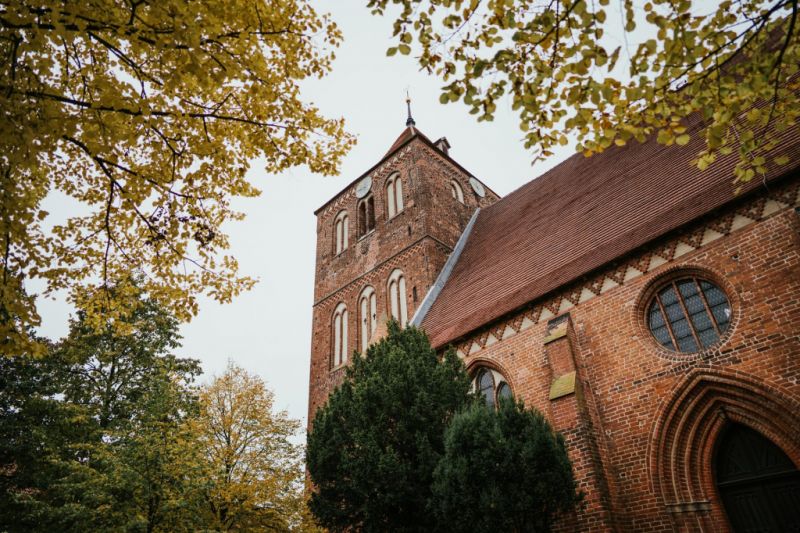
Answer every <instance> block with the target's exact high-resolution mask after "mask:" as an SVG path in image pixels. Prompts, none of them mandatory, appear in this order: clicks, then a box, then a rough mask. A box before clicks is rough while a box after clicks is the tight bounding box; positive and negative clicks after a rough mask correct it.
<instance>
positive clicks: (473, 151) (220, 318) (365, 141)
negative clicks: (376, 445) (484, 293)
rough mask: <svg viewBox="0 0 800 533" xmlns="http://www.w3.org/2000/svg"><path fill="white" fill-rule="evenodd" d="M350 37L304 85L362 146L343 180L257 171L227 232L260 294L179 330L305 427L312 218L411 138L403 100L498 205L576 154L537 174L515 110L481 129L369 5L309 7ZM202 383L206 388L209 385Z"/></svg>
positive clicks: (335, 1) (47, 314) (209, 370)
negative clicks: (400, 48) (258, 380)
mask: <svg viewBox="0 0 800 533" xmlns="http://www.w3.org/2000/svg"><path fill="white" fill-rule="evenodd" d="M312 3H313V4H314V5H315V6H316V7H317V9H318V11H320V12H329V13H331V14H332V15H333V17H334V19H335V20H336V22H337V23H338V24H339V26H340V27H341V29H342V31H343V32H344V39H345V40H344V43H343V45H342V46H341V47H340V48H339V49H338V50H337V51H336V55H337V59H336V61H335V63H334V66H333V72H332V74H331V75H329V76H327V77H326V78H324V79H323V80H320V81H313V82H310V83H307V84H306V85H305V97H306V99H307V100H308V101H311V102H314V103H315V104H316V105H317V106H318V107H320V109H321V110H322V112H323V113H324V114H325V115H327V116H331V117H339V116H344V117H345V119H346V121H347V128H348V131H350V132H352V133H354V134H356V135H357V136H358V145H357V146H356V147H355V148H354V149H353V150H352V151H351V152H350V154H349V155H348V156H347V157H346V158H345V160H344V164H343V166H342V172H341V174H340V175H339V176H337V177H323V176H318V175H314V174H312V173H311V172H310V171H308V169H305V168H298V169H294V170H293V171H290V172H286V173H283V174H281V175H267V174H266V173H265V172H264V171H263V165H262V164H259V162H258V161H254V162H253V165H252V168H251V169H250V173H249V176H250V178H251V179H252V181H253V182H254V183H255V184H256V185H257V186H258V187H259V188H261V189H262V191H263V193H262V195H261V196H260V197H259V198H255V199H249V200H239V201H237V202H235V203H234V205H235V207H237V208H238V209H239V210H241V211H244V212H245V213H246V214H247V218H246V219H245V220H244V221H242V222H239V223H235V224H233V225H231V226H230V227H228V228H227V229H228V231H229V233H230V234H231V251H232V253H233V254H234V255H235V256H236V257H237V258H238V259H239V263H240V268H241V270H242V273H244V274H247V275H251V276H255V277H258V278H259V279H260V283H259V284H258V285H257V286H256V287H255V289H253V290H252V291H250V292H249V293H247V294H245V295H243V296H240V297H239V298H237V299H236V300H234V302H233V303H232V304H228V305H220V304H217V303H216V302H214V301H211V300H208V299H203V300H202V301H201V305H200V314H199V315H198V316H197V317H196V318H195V319H194V320H193V321H192V322H191V323H189V324H186V325H184V326H183V327H182V334H183V337H184V339H183V348H181V349H180V350H179V351H178V354H179V355H182V356H187V357H196V358H198V359H200V360H201V361H202V364H203V368H204V370H205V372H206V376H208V375H212V374H219V373H221V372H222V371H223V369H224V367H225V365H226V362H227V361H228V360H229V359H230V360H233V361H234V362H236V363H237V364H239V365H240V366H242V367H244V368H246V369H247V370H248V371H250V372H254V373H257V374H259V375H261V376H262V377H263V378H264V379H265V380H266V381H267V383H268V385H269V387H270V388H271V389H272V390H273V391H274V392H275V396H276V407H278V408H280V409H286V410H288V411H289V414H290V415H291V416H292V417H293V418H297V419H301V420H302V421H303V423H304V424H305V421H306V414H307V409H308V372H309V368H308V364H309V356H310V346H311V311H312V304H313V284H314V262H315V246H316V243H315V240H316V220H315V217H314V214H313V212H314V210H316V209H317V208H318V207H320V206H321V205H322V204H323V203H325V202H326V201H327V200H328V199H330V198H331V197H332V196H333V195H334V194H336V193H337V192H339V191H340V190H341V189H342V188H344V187H345V186H346V185H347V184H348V183H350V182H351V181H352V180H354V179H355V178H357V177H358V176H359V175H361V174H362V173H363V172H364V171H366V170H368V169H369V168H370V167H371V166H372V165H373V164H375V163H376V162H377V161H378V160H379V158H380V157H381V156H382V155H383V154H384V153H385V152H386V150H387V149H388V148H389V146H390V145H391V144H392V142H393V141H394V140H395V138H396V137H397V136H398V135H399V134H400V132H401V131H402V130H403V128H404V127H405V118H406V110H405V102H404V99H405V90H406V88H408V89H409V90H410V92H411V97H412V100H413V104H412V105H413V112H414V118H415V119H416V122H417V127H418V128H419V129H420V130H421V131H422V132H424V133H425V134H426V135H427V136H428V137H429V138H430V139H431V140H436V139H438V138H439V137H441V136H446V137H447V138H448V140H449V141H450V144H451V145H452V150H451V152H450V153H451V155H452V157H453V158H454V159H455V160H457V161H458V162H459V163H461V164H462V165H463V166H464V167H465V168H466V169H468V170H469V171H470V172H472V173H473V174H475V175H476V176H478V177H479V178H480V179H481V180H482V181H483V182H484V183H486V184H487V185H489V186H490V187H491V188H492V189H493V190H494V191H496V192H497V193H498V194H500V195H501V196H505V195H506V194H508V193H509V192H511V191H512V190H514V189H516V188H517V187H519V186H521V185H523V184H525V183H527V182H528V181H530V180H531V179H532V178H534V177H535V176H537V175H539V174H541V173H542V172H544V171H545V170H546V169H548V168H550V167H552V166H554V165H555V164H557V163H558V162H560V161H562V160H563V159H565V158H566V157H568V156H569V155H571V154H572V153H573V152H572V149H571V148H564V149H562V150H561V151H559V152H557V153H556V155H555V156H553V157H552V158H551V159H549V160H548V161H547V162H545V163H540V164H537V165H536V166H535V167H533V168H532V167H531V165H530V160H531V155H530V154H529V153H528V152H526V151H525V149H524V148H523V146H522V143H521V137H522V135H521V132H520V130H519V128H518V126H517V121H516V119H515V117H514V115H513V114H512V112H511V110H510V106H509V105H508V103H505V102H504V103H501V104H499V105H498V112H497V116H496V119H495V121H494V122H491V123H478V122H477V121H476V120H475V119H474V117H473V116H471V115H469V114H468V113H467V111H468V108H467V107H466V106H464V105H463V104H462V103H457V104H449V105H446V106H445V105H441V104H439V100H438V98H439V87H440V85H441V83H440V82H438V81H437V80H436V79H435V78H432V77H428V76H427V75H426V74H424V73H421V72H419V71H418V69H417V67H416V64H415V63H414V60H413V58H411V57H401V56H399V55H398V56H395V57H392V58H389V57H386V49H387V48H388V47H389V46H390V45H391V44H392V43H391V41H390V37H391V19H390V18H388V17H386V18H382V17H375V16H372V15H370V13H369V10H368V9H367V8H366V7H364V6H365V5H366V1H365V0H312ZM39 305H40V312H41V315H42V321H43V326H42V328H40V332H41V333H42V334H44V335H46V336H48V337H50V338H53V339H57V338H60V337H62V336H64V335H65V334H66V333H67V319H68V316H69V313H70V311H71V310H70V309H69V307H68V306H67V305H66V304H65V303H64V302H63V301H55V302H53V301H41V300H40V303H39ZM204 379H206V378H204Z"/></svg>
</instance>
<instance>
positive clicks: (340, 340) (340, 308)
mask: <svg viewBox="0 0 800 533" xmlns="http://www.w3.org/2000/svg"><path fill="white" fill-rule="evenodd" d="M346 362H347V306H346V305H344V303H340V304H339V305H337V306H336V309H335V310H334V311H333V353H332V360H331V366H332V367H334V368H335V367H337V366H341V365H343V364H344V363H346Z"/></svg>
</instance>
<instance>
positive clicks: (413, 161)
mask: <svg viewBox="0 0 800 533" xmlns="http://www.w3.org/2000/svg"><path fill="white" fill-rule="evenodd" d="M395 172H398V173H399V175H400V177H401V179H402V180H403V205H404V209H403V211H401V212H400V213H398V214H397V215H395V216H394V217H392V218H391V219H389V218H388V217H387V203H386V195H385V193H386V187H385V185H386V181H387V179H389V177H390V176H392V175H393V174H394V173H395ZM368 175H370V176H371V177H372V189H371V191H372V194H373V197H374V200H375V230H374V231H373V232H371V233H369V234H367V235H365V236H363V237H361V238H359V237H358V235H357V231H356V229H357V228H356V220H357V213H356V210H357V205H358V198H356V195H355V188H356V186H357V183H358V181H360V180H356V182H354V183H353V184H351V185H350V186H348V187H347V188H345V190H343V191H342V192H341V193H339V194H338V195H337V196H336V197H334V198H333V199H332V200H331V201H330V202H328V203H327V204H326V205H325V206H323V208H321V209H320V210H319V211H317V263H316V264H317V268H316V281H315V285H314V309H313V318H312V340H311V369H310V386H309V424H310V423H311V422H312V421H313V418H314V414H315V413H316V410H317V408H318V407H319V406H321V405H322V404H323V403H324V401H325V399H326V398H327V396H328V394H329V393H330V391H331V390H332V389H333V387H334V386H335V385H336V384H337V383H338V382H339V380H340V379H341V377H342V374H343V369H331V352H332V342H331V336H332V315H333V310H334V308H335V307H336V306H337V305H338V304H339V303H340V302H344V303H345V304H346V305H347V309H348V324H347V328H348V350H347V352H348V353H351V352H352V351H353V350H355V349H358V347H360V346H361V339H360V337H359V336H360V327H359V326H358V320H359V318H358V297H359V295H360V294H361V292H362V290H363V289H364V288H365V287H367V286H372V287H374V288H375V291H376V295H377V309H378V323H379V331H380V327H381V326H380V324H383V323H385V321H386V320H387V318H388V316H389V314H390V313H389V303H388V298H387V281H388V278H389V275H390V274H391V273H392V271H393V270H394V269H395V268H399V269H401V270H402V271H403V274H404V276H405V280H406V290H407V294H406V295H405V296H406V301H407V304H408V318H409V320H410V319H411V317H412V316H413V315H414V312H415V311H416V309H417V307H418V305H419V304H420V303H421V302H422V299H423V298H424V297H425V294H426V293H427V291H428V289H429V288H430V286H431V285H432V284H433V282H434V281H435V280H436V276H437V275H438V274H439V271H440V270H441V269H442V267H443V266H444V263H445V261H446V260H447V257H448V255H449V254H450V252H451V251H452V248H453V246H454V245H455V243H456V241H457V240H458V238H459V237H460V236H461V233H462V231H463V229H464V227H465V226H466V225H467V222H468V221H469V219H470V217H471V216H472V213H473V212H474V210H475V209H476V208H478V207H485V206H487V205H489V204H491V203H493V202H494V201H496V200H497V199H498V197H497V196H496V195H495V194H494V193H492V192H491V191H489V190H487V191H486V196H485V197H483V198H481V197H479V196H478V195H476V194H475V193H474V192H473V190H472V188H471V187H470V185H469V178H470V176H469V174H467V173H466V172H464V171H463V169H461V168H459V167H458V166H457V165H455V164H454V163H453V162H452V160H450V159H449V157H446V156H444V155H443V154H442V153H441V152H439V151H438V150H437V149H436V148H434V147H432V146H431V145H430V144H428V143H427V142H425V141H423V140H422V139H420V138H419V137H415V138H412V139H411V141H410V142H409V143H407V144H405V145H404V146H401V147H400V148H399V149H398V150H396V151H395V152H394V153H392V154H390V155H389V156H388V157H386V158H384V160H382V161H381V162H380V163H379V164H378V165H376V167H374V168H373V169H371V170H370V172H369V173H368ZM450 180H457V181H458V183H459V184H460V186H461V188H462V190H463V191H464V204H462V203H460V202H458V201H457V200H455V199H454V198H453V197H452V194H451V192H450V185H449V183H450ZM342 210H347V212H348V216H349V236H350V237H349V246H348V248H347V249H346V250H344V251H343V252H342V253H340V254H338V255H337V254H335V250H334V238H335V235H334V220H335V218H336V216H337V215H338V214H339V213H340V212H341V211H342Z"/></svg>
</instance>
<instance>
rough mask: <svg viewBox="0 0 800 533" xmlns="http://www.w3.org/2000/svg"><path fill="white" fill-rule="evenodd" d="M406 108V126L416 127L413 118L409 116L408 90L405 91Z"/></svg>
mask: <svg viewBox="0 0 800 533" xmlns="http://www.w3.org/2000/svg"><path fill="white" fill-rule="evenodd" d="M406 107H407V108H408V118H407V119H406V126H416V125H417V123H416V122H414V117H412V116H411V97H410V96H409V95H408V89H406Z"/></svg>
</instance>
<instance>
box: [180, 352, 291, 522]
mask: <svg viewBox="0 0 800 533" xmlns="http://www.w3.org/2000/svg"><path fill="white" fill-rule="evenodd" d="M191 426H192V431H193V433H194V435H195V446H196V447H197V448H198V449H199V451H200V453H201V454H202V456H203V462H204V464H205V474H204V476H205V479H206V481H205V483H203V485H204V486H205V487H207V488H206V490H205V492H204V495H203V500H204V502H206V504H205V506H204V510H203V516H204V522H205V523H206V524H207V527H208V528H209V529H210V530H213V531H266V530H269V531H287V530H289V529H303V528H304V527H305V526H306V525H307V524H306V523H304V520H306V517H305V516H304V509H305V501H304V499H303V470H302V466H301V458H302V453H301V447H300V446H299V445H297V444H294V443H292V442H291V440H290V439H291V438H292V437H294V436H295V435H296V433H297V431H298V429H299V422H298V421H296V420H293V419H291V418H289V417H288V415H287V413H286V412H285V411H275V409H274V397H273V394H272V392H271V391H270V390H269V389H268V388H267V387H266V384H265V383H264V381H263V380H261V378H259V377H258V376H255V375H252V374H250V373H248V372H247V371H245V370H244V369H242V368H240V367H238V366H236V365H234V364H232V363H229V364H228V367H227V368H226V370H225V373H224V374H222V375H221V376H217V377H216V378H214V379H213V380H212V381H211V383H209V384H208V385H206V386H204V387H203V388H202V389H201V392H200V414H199V416H198V417H197V418H196V419H195V420H193V421H192V424H191Z"/></svg>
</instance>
